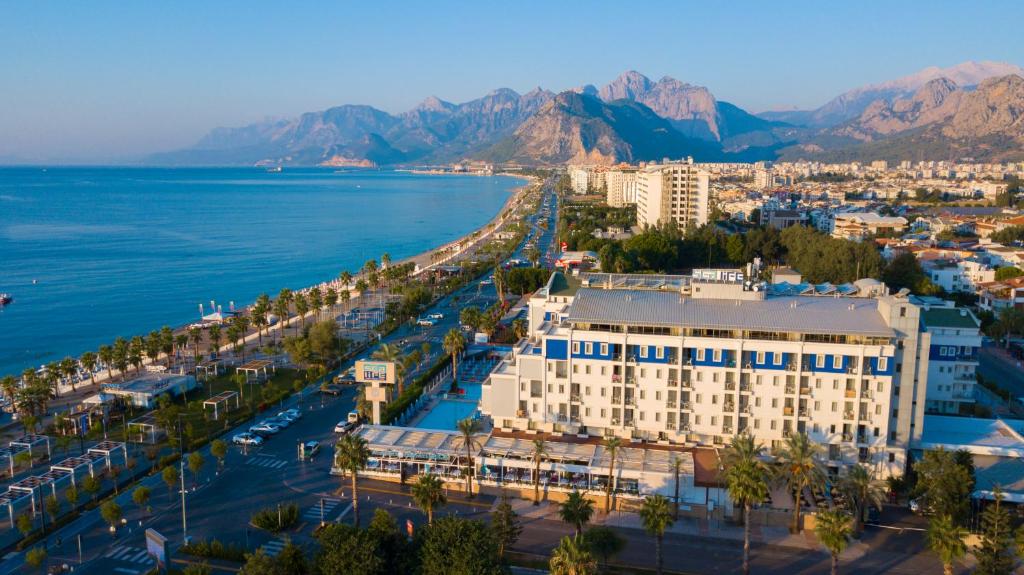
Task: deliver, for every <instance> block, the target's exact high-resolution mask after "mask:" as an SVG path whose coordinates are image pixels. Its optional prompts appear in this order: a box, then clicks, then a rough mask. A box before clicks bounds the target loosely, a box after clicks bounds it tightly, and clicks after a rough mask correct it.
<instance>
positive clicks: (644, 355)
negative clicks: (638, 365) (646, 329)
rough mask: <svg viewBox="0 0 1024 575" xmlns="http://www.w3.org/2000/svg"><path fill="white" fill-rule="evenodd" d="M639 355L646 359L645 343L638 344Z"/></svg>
mask: <svg viewBox="0 0 1024 575" xmlns="http://www.w3.org/2000/svg"><path fill="white" fill-rule="evenodd" d="M640 357H642V358H644V359H647V346H646V345H641V346H640Z"/></svg>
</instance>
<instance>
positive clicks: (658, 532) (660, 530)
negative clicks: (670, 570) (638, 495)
mask: <svg viewBox="0 0 1024 575" xmlns="http://www.w3.org/2000/svg"><path fill="white" fill-rule="evenodd" d="M640 521H641V522H642V523H643V525H644V530H646V531H647V532H648V533H650V534H651V535H653V536H654V553H655V565H656V571H657V573H658V575H661V573H662V564H663V560H664V556H663V553H662V541H663V540H664V538H665V530H666V529H668V528H669V527H671V526H672V524H673V523H675V520H674V519H672V511H671V510H670V508H669V503H668V499H666V498H665V497H664V496H663V495H651V496H650V497H645V498H644V503H643V505H642V506H641V507H640Z"/></svg>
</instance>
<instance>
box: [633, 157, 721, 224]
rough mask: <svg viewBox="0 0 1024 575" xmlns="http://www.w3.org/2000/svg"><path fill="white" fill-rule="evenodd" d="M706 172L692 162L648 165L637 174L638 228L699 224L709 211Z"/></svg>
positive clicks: (703, 222)
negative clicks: (639, 226)
mask: <svg viewBox="0 0 1024 575" xmlns="http://www.w3.org/2000/svg"><path fill="white" fill-rule="evenodd" d="M709 179H710V178H709V176H708V174H707V172H704V171H701V170H700V169H699V168H698V167H697V166H695V165H694V164H693V160H692V159H690V160H687V161H684V162H672V163H663V164H651V165H648V166H645V167H643V168H641V169H640V170H639V171H638V172H637V175H636V220H637V224H639V225H641V226H659V225H663V224H674V225H676V226H678V227H680V228H684V227H686V226H688V225H696V226H699V225H702V224H705V223H707V221H708V213H709V212H710V204H711V197H710V186H709Z"/></svg>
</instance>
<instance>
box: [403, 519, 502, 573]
mask: <svg viewBox="0 0 1024 575" xmlns="http://www.w3.org/2000/svg"><path fill="white" fill-rule="evenodd" d="M419 543H420V546H419V547H420V571H419V573H420V575H504V574H505V572H506V571H505V567H504V565H503V564H502V560H501V556H500V555H499V554H498V542H497V540H496V539H495V537H494V535H493V533H492V532H491V530H490V529H489V528H488V527H487V525H486V524H484V523H482V522H480V521H472V520H469V519H460V518H457V517H444V518H441V519H438V520H437V521H436V522H434V524H433V525H429V526H427V527H426V528H424V529H423V530H421V537H420V540H419Z"/></svg>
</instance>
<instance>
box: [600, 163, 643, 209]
mask: <svg viewBox="0 0 1024 575" xmlns="http://www.w3.org/2000/svg"><path fill="white" fill-rule="evenodd" d="M605 187H606V188H608V205H609V206H611V207H613V208H623V207H626V206H628V205H633V204H635V203H636V170H624V169H615V170H610V171H608V172H607V173H605Z"/></svg>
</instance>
